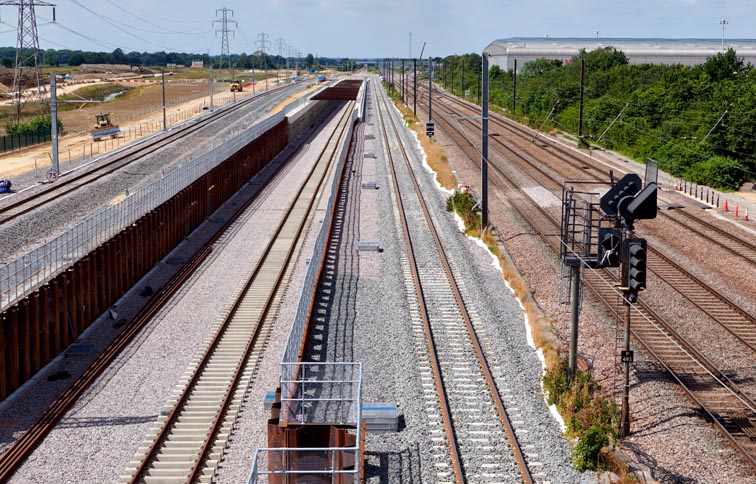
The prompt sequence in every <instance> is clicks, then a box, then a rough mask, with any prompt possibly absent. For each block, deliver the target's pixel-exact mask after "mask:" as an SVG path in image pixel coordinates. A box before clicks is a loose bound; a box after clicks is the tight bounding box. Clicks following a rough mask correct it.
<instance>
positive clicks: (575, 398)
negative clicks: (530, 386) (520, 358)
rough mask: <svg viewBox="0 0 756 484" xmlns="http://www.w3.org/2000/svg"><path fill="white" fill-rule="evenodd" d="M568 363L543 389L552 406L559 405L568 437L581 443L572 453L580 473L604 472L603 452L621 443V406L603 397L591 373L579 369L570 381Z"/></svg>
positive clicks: (555, 370)
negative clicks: (616, 443)
mask: <svg viewBox="0 0 756 484" xmlns="http://www.w3.org/2000/svg"><path fill="white" fill-rule="evenodd" d="M567 370H568V362H567V359H566V358H562V359H560V360H559V365H557V366H556V367H555V368H552V369H551V370H549V371H547V372H546V375H545V376H544V377H543V388H544V390H545V391H546V393H547V394H548V402H549V404H550V405H556V406H557V408H558V409H559V412H560V413H561V414H562V416H563V417H564V420H565V426H566V427H567V430H566V434H567V435H568V436H570V437H574V438H576V439H577V440H578V443H577V444H576V445H575V447H574V448H573V449H572V459H573V463H574V466H575V468H576V469H577V470H580V471H584V470H587V469H592V470H597V469H601V467H602V463H601V459H600V451H601V449H602V448H603V447H605V446H607V445H610V444H613V443H614V442H616V440H617V430H616V429H617V425H618V424H619V410H618V408H617V405H616V404H615V403H614V402H613V401H612V400H610V399H608V398H606V397H605V396H604V395H602V394H601V387H600V386H599V385H598V383H596V382H595V381H593V378H592V377H591V375H590V373H587V372H584V371H582V370H580V369H577V371H576V372H575V375H574V376H573V378H572V381H568V380H569V379H568V371H567Z"/></svg>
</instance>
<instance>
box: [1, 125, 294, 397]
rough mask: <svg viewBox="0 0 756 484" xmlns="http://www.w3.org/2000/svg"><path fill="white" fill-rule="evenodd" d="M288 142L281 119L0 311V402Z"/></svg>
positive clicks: (51, 357)
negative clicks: (176, 192)
mask: <svg viewBox="0 0 756 484" xmlns="http://www.w3.org/2000/svg"><path fill="white" fill-rule="evenodd" d="M287 142H288V123H287V121H286V119H284V120H282V121H281V122H280V123H278V124H277V125H275V126H274V127H272V128H271V129H270V130H269V131H267V132H266V133H265V134H263V135H262V136H260V137H259V138H257V139H256V140H255V141H253V142H252V143H250V144H249V145H247V146H246V147H245V148H243V149H241V150H240V151H238V152H237V153H235V154H234V155H232V156H231V158H229V159H228V160H226V161H224V162H223V163H221V164H220V165H218V166H217V167H216V168H214V169H213V170H211V171H210V172H208V173H207V174H205V175H204V176H202V177H201V178H199V179H198V180H197V181H195V182H194V183H192V184H191V185H189V186H188V187H186V188H185V189H184V190H182V191H181V192H179V193H178V194H177V195H176V196H174V197H173V198H171V199H170V200H168V201H166V202H165V203H163V204H162V205H160V206H159V207H157V208H156V209H155V210H153V211H151V212H149V213H147V214H145V215H144V216H143V217H142V218H140V219H139V220H137V221H136V222H135V223H134V224H133V225H131V226H130V227H128V228H127V229H125V230H123V231H122V232H121V233H119V234H118V235H116V236H115V237H114V238H112V239H111V240H109V241H108V242H106V243H105V244H103V245H102V246H100V247H98V248H96V249H95V250H93V251H92V252H90V253H89V254H87V256H86V257H84V258H83V259H81V260H80V261H78V262H77V263H76V264H74V266H73V267H71V268H69V269H68V270H66V271H65V272H63V273H61V274H60V275H58V276H57V277H56V278H54V279H53V280H51V281H50V282H49V283H47V284H45V285H44V286H42V287H41V288H40V289H38V290H37V291H36V292H34V293H32V294H31V295H29V296H28V297H26V298H25V299H23V300H21V301H19V302H18V303H17V304H16V305H15V306H13V307H11V308H9V309H8V310H6V311H5V312H3V313H2V314H0V399H5V398H6V397H7V396H8V395H10V394H11V393H12V392H13V391H14V390H16V389H17V388H18V387H20V386H21V385H23V384H24V383H25V382H26V381H27V380H29V379H30V378H31V377H32V376H33V375H34V374H35V373H36V372H37V371H39V370H40V369H41V368H42V367H43V366H45V365H46V364H47V363H49V362H50V361H51V360H52V359H53V358H55V357H56V356H57V355H58V354H60V353H61V352H62V351H63V350H64V349H65V348H67V347H68V346H69V345H70V344H71V343H72V342H73V341H74V340H75V339H76V338H77V337H78V336H79V335H80V334H81V333H82V332H83V331H84V330H85V329H86V328H87V327H88V326H89V325H90V324H91V323H92V322H93V321H94V320H96V319H97V318H98V317H99V315H100V314H102V313H103V312H105V311H106V310H107V309H108V308H109V307H110V306H112V305H113V304H114V303H115V302H116V301H118V299H119V298H120V297H121V296H123V295H124V294H125V293H126V292H127V291H128V290H129V289H130V288H131V287H132V286H133V285H134V284H136V283H137V281H139V279H141V278H142V277H143V276H144V275H145V274H147V273H148V272H149V271H150V270H151V269H152V267H153V266H154V265H155V264H157V263H158V262H159V261H160V260H161V259H162V258H163V257H165V256H166V255H167V254H168V253H169V252H170V251H171V250H173V249H174V248H175V247H176V246H177V245H178V244H179V243H180V242H181V241H182V240H183V239H184V237H186V236H187V235H189V234H190V233H191V232H192V231H193V230H194V229H196V228H197V227H198V226H199V225H200V224H201V223H202V222H203V221H204V220H205V219H206V218H207V217H208V216H210V215H211V214H212V213H213V212H214V211H215V210H216V209H218V208H219V207H220V206H221V205H222V204H223V203H224V202H225V201H226V200H228V199H229V198H230V197H231V196H232V195H233V194H234V193H236V192H237V191H238V190H239V189H240V188H241V186H242V185H244V183H246V182H247V181H248V180H249V179H250V178H252V176H254V175H255V174H256V173H257V172H259V171H260V169H261V168H262V167H264V166H265V165H266V164H267V163H268V162H269V161H270V160H271V159H273V157H274V156H275V155H277V154H278V153H279V152H280V151H281V150H282V149H283V148H284V147H285V146H286V144H287Z"/></svg>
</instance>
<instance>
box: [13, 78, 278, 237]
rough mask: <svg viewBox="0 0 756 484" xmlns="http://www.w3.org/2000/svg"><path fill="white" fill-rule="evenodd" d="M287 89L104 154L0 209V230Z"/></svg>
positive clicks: (257, 97)
mask: <svg viewBox="0 0 756 484" xmlns="http://www.w3.org/2000/svg"><path fill="white" fill-rule="evenodd" d="M287 87H288V86H282V87H277V88H275V89H271V90H270V91H266V92H264V93H261V94H259V95H257V96H252V97H247V98H244V99H243V100H241V101H239V102H238V103H235V104H233V105H231V106H229V107H226V108H224V109H221V110H218V111H215V112H213V113H211V114H209V115H208V116H205V117H203V118H201V119H198V120H196V121H195V122H192V123H190V124H186V125H185V126H180V127H178V128H176V129H172V130H171V131H169V132H167V134H165V135H164V136H160V137H157V138H156V139H150V138H148V139H146V140H141V141H139V142H138V143H136V144H135V145H133V146H128V145H127V147H126V149H124V150H123V151H122V152H119V153H116V154H115V155H107V154H105V155H104V157H105V158H106V159H105V160H104V161H103V163H102V164H99V165H98V166H95V167H93V168H92V169H91V170H88V171H81V172H77V173H76V174H75V175H73V176H64V177H61V178H59V179H58V180H57V181H56V182H55V183H51V184H48V185H45V189H44V190H41V191H35V192H34V193H31V194H29V195H28V196H24V197H21V198H20V199H18V200H15V201H12V202H10V203H8V204H7V205H4V206H3V207H2V208H0V226H2V224H5V223H8V222H9V221H11V220H14V219H16V218H18V217H20V216H21V215H24V214H26V213H29V212H31V211H33V210H37V209H38V208H40V207H43V206H44V205H46V204H48V203H50V202H52V201H54V200H57V199H59V198H62V197H64V196H66V195H68V194H70V193H73V192H75V191H76V190H78V189H79V188H81V187H83V186H86V185H89V184H91V183H93V182H95V181H97V180H99V179H101V178H103V177H105V176H107V175H110V174H112V173H114V172H116V171H118V170H120V169H122V168H124V167H126V166H128V165H130V164H131V163H134V162H135V161H138V160H140V159H142V158H144V157H145V156H147V155H150V154H152V153H154V152H155V151H157V150H159V149H161V148H163V147H165V146H167V145H169V144H171V143H174V142H176V141H178V140H180V139H183V138H186V137H187V136H189V135H191V134H193V133H194V132H196V131H198V130H200V129H202V128H205V127H207V126H208V125H210V124H212V123H214V122H216V121H219V120H221V119H223V118H224V117H226V116H228V115H231V114H235V113H236V112H237V111H238V110H239V109H241V108H243V107H247V106H248V105H250V104H253V103H255V102H257V101H261V100H264V99H265V98H266V97H267V96H269V95H273V94H276V93H277V92H279V91H280V90H283V89H285V88H287ZM153 138H154V137H153ZM6 198H7V197H6ZM0 204H2V200H0Z"/></svg>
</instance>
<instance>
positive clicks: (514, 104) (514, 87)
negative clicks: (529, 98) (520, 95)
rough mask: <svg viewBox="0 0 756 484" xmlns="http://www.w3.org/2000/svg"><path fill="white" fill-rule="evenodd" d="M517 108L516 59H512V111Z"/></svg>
mask: <svg viewBox="0 0 756 484" xmlns="http://www.w3.org/2000/svg"><path fill="white" fill-rule="evenodd" d="M515 109H517V59H515V60H514V70H513V71H512V111H513V112H514V110H515Z"/></svg>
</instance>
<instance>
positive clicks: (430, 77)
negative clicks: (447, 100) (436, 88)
mask: <svg viewBox="0 0 756 484" xmlns="http://www.w3.org/2000/svg"><path fill="white" fill-rule="evenodd" d="M428 122H429V123H432V122H433V58H432V57H431V56H428Z"/></svg>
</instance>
